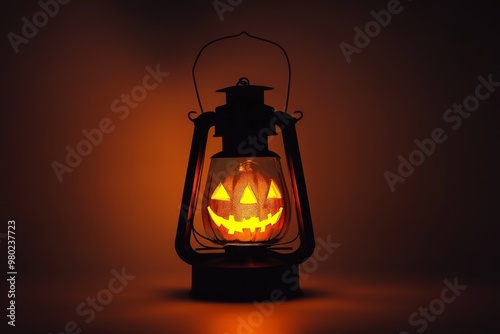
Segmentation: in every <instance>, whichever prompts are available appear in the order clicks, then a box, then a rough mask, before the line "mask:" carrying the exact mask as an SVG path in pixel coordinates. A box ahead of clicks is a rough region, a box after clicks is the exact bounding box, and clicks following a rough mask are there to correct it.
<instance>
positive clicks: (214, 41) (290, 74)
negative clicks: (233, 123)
mask: <svg viewBox="0 0 500 334" xmlns="http://www.w3.org/2000/svg"><path fill="white" fill-rule="evenodd" d="M241 35H246V36H248V37H250V38H253V39H256V40H259V41H262V42H266V43H270V44H273V45H275V46H277V47H278V48H280V50H281V51H282V52H283V54H284V55H285V58H286V63H287V65H288V86H287V91H286V102H285V108H284V110H283V111H284V112H285V113H286V112H287V109H288V100H289V97H290V82H291V80H292V69H291V66H290V59H289V58H288V54H287V53H286V51H285V49H283V47H282V46H281V45H279V44H278V43H276V42H273V41H271V40H268V39H265V38H262V37H257V36H253V35H250V34H249V33H247V32H246V31H242V32H240V33H239V34H236V35H228V36H224V37H220V38H217V39H214V40H213V41H211V42H208V43H207V44H205V45H204V46H203V47H202V48H201V50H200V52H198V55H197V56H196V59H195V61H194V64H193V70H192V74H193V83H194V90H195V91H196V98H197V99H198V104H199V105H200V110H201V113H202V114H203V106H202V105H201V99H200V94H199V92H198V85H197V84H196V76H195V68H196V64H197V63H198V59H199V58H200V56H201V53H202V52H203V50H205V48H206V47H208V46H209V45H211V44H214V43H216V42H219V41H222V40H224V39H229V38H235V37H239V36H241Z"/></svg>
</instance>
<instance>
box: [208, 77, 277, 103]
mask: <svg viewBox="0 0 500 334" xmlns="http://www.w3.org/2000/svg"><path fill="white" fill-rule="evenodd" d="M270 89H273V88H272V87H266V86H253V85H250V80H248V79H247V78H245V77H243V78H240V79H239V80H238V82H237V83H236V85H235V86H231V87H226V88H222V89H219V90H217V92H223V93H226V103H227V104H231V105H234V104H239V105H241V104H246V105H262V104H264V91H266V90H270Z"/></svg>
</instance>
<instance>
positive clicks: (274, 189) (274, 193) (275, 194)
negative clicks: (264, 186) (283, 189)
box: [267, 180, 281, 198]
mask: <svg viewBox="0 0 500 334" xmlns="http://www.w3.org/2000/svg"><path fill="white" fill-rule="evenodd" d="M267 198H281V193H280V190H279V189H278V186H277V185H276V183H274V180H271V185H270V186H269V192H268V193H267Z"/></svg>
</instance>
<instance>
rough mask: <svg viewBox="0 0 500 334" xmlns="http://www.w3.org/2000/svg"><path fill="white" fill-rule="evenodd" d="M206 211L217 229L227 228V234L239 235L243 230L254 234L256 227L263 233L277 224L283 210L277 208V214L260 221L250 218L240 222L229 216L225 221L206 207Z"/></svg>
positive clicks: (269, 215) (257, 218) (256, 218)
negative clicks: (237, 233) (235, 233)
mask: <svg viewBox="0 0 500 334" xmlns="http://www.w3.org/2000/svg"><path fill="white" fill-rule="evenodd" d="M207 209H208V213H209V215H210V218H212V221H213V222H214V223H215V225H217V226H218V227H221V225H222V226H224V227H225V228H227V229H228V231H227V233H228V234H234V232H240V233H241V232H243V229H244V228H247V229H250V232H255V229H256V228H257V227H259V228H260V232H265V230H266V227H267V226H268V225H271V226H273V225H274V224H276V223H277V222H278V220H279V219H280V217H281V213H282V212H283V208H279V209H278V212H276V213H275V214H274V215H272V214H270V213H269V214H268V215H267V218H266V219H264V220H260V219H259V217H250V218H248V219H246V218H243V220H242V221H236V220H234V215H229V219H225V218H222V217H221V216H219V215H217V214H216V213H215V212H213V210H212V208H210V206H208V207H207Z"/></svg>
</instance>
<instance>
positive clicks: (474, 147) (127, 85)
mask: <svg viewBox="0 0 500 334" xmlns="http://www.w3.org/2000/svg"><path fill="white" fill-rule="evenodd" d="M402 5H403V7H404V10H403V11H402V12H401V13H400V14H398V15H395V16H393V18H392V22H391V23H390V25H389V26H388V27H386V28H383V29H382V31H381V33H380V34H379V35H378V36H376V37H374V38H373V39H372V41H371V43H370V44H369V45H368V47H366V48H365V49H363V50H362V51H361V53H360V54H357V55H356V54H355V55H353V60H352V63H351V64H347V62H346V60H345V59H344V57H343V55H342V53H341V51H340V48H339V43H340V42H342V41H344V42H347V43H350V44H352V43H353V37H354V31H353V28H354V27H355V26H359V27H363V26H364V24H365V23H366V22H368V21H369V20H372V18H371V16H370V14H369V13H370V10H377V11H378V10H381V9H384V8H386V6H387V2H386V1H370V2H368V1H364V2H354V1H334V2H327V1H314V2H305V1H271V2H270V1H243V2H242V3H241V4H240V5H238V6H236V7H235V8H234V10H233V11H232V12H226V13H225V14H224V17H225V19H224V21H222V22H221V21H220V20H219V18H218V16H217V13H216V11H215V10H214V7H213V5H212V2H211V1H182V2H181V1H164V2H160V1H157V2H155V1H144V2H142V1H101V2H91V3H89V2H84V1H77V0H74V1H72V2H70V3H69V4H67V5H63V6H61V8H60V12H59V13H58V14H57V15H56V16H55V17H54V18H51V19H50V21H49V23H48V24H47V25H46V26H45V27H43V28H40V31H39V32H38V34H37V36H36V37H34V38H33V39H32V40H30V41H29V43H28V44H26V45H21V46H20V52H19V53H18V54H15V53H14V51H13V50H12V48H11V46H10V43H9V41H8V39H7V38H6V37H5V38H4V39H3V43H2V58H3V61H2V65H3V66H2V80H1V94H2V104H1V105H2V108H1V109H2V130H1V133H2V144H1V145H2V164H1V166H2V167H1V168H2V179H1V182H2V183H1V189H2V191H1V194H2V198H1V206H2V211H1V218H2V222H3V225H2V226H4V228H3V229H2V231H0V232H1V233H5V232H6V227H5V226H6V222H7V220H8V219H15V220H16V222H17V257H18V271H19V273H20V274H19V276H18V296H17V301H18V305H19V306H18V318H17V321H18V324H19V326H21V325H23V326H26V327H29V328H31V332H32V333H35V332H44V333H45V332H48V331H51V330H52V331H53V332H54V333H56V332H57V331H60V330H62V329H63V327H64V324H65V323H66V322H67V321H70V320H76V321H77V322H78V323H83V322H82V321H81V319H79V318H78V316H77V315H76V314H75V311H74V309H75V307H76V305H78V304H79V303H80V302H81V301H83V300H85V298H86V297H87V296H92V295H94V296H95V294H96V292H97V291H99V289H102V288H104V287H105V286H106V284H107V282H108V280H109V278H110V277H111V274H110V271H111V270H112V269H114V268H116V269H120V268H122V267H126V268H127V272H130V273H131V274H133V275H135V276H136V279H135V280H134V281H133V283H131V287H130V288H127V289H128V290H125V292H124V293H122V294H120V295H119V296H117V297H116V300H117V301H116V302H113V303H112V304H110V305H109V306H107V309H106V311H104V312H102V313H100V314H98V316H97V317H96V320H95V321H94V322H93V323H91V324H89V325H85V324H83V325H82V329H83V332H84V333H103V332H105V331H108V332H115V333H118V332H120V333H128V332H131V333H132V332H133V333H144V332H154V333H194V332H202V333H224V332H231V333H233V332H235V328H236V326H237V324H238V323H237V321H236V320H235V319H236V318H237V317H238V316H239V315H241V316H245V315H246V314H248V313H249V312H251V311H252V310H255V308H253V309H252V307H253V306H252V305H238V306H237V307H235V306H231V305H229V306H228V305H221V304H215V305H210V304H206V303H196V302H190V301H189V300H186V299H185V298H184V297H183V296H184V294H183V293H184V292H185V291H184V290H182V289H187V288H188V287H189V280H190V268H189V266H188V265H186V264H184V263H183V262H181V261H180V260H179V259H178V258H177V256H176V254H175V252H174V248H173V242H174V235H175V229H176V223H177V216H178V211H179V204H180V198H181V193H182V188H183V182H184V176H185V170H186V164H187V156H188V152H189V146H190V141H191V135H192V130H193V127H192V123H191V122H189V121H188V119H187V117H186V115H187V112H188V111H190V110H198V107H197V101H196V96H195V93H194V89H193V86H192V79H191V67H192V64H193V61H194V59H195V57H196V54H197V52H198V51H199V49H200V48H201V47H202V46H203V45H204V44H205V43H207V42H208V41H210V40H212V39H215V38H218V37H221V36H224V35H228V34H234V33H238V32H240V31H243V30H246V31H248V32H250V33H252V34H254V35H257V36H261V37H265V38H268V39H271V40H274V41H276V42H278V43H280V44H281V45H282V46H283V47H284V48H285V49H286V50H287V52H288V54H289V57H290V60H291V62H292V76H293V80H292V89H291V97H290V108H289V110H290V111H294V110H302V111H303V112H304V118H303V120H302V121H301V122H300V123H299V125H298V132H299V140H300V144H301V151H302V157H303V164H304V168H305V173H306V180H307V185H308V192H309V198H310V203H311V210H312V214H313V220H314V227H315V233H316V235H317V236H319V237H322V238H323V239H325V238H326V237H327V236H328V235H331V236H332V240H334V241H335V242H338V243H341V244H342V246H341V247H340V248H339V249H338V251H336V252H335V253H334V255H333V256H332V257H331V258H329V259H328V261H326V262H324V263H321V265H320V267H319V269H318V271H316V272H315V273H314V274H313V275H311V278H310V279H309V280H308V281H307V282H306V283H305V286H306V287H308V286H309V288H310V291H315V293H312V294H311V296H312V297H310V298H309V299H305V300H304V301H299V302H294V303H288V304H285V305H283V306H282V309H281V310H278V309H277V311H276V313H275V314H274V315H273V316H271V317H270V318H269V319H268V320H266V321H267V323H265V324H264V325H262V326H260V327H259V328H256V329H255V333H271V332H272V333H281V332H283V333H295V332H297V333H306V332H307V333H312V332H315V331H316V332H318V333H332V332H338V333H367V332H381V333H382V332H384V333H390V332H392V333H399V331H400V330H409V331H413V332H415V328H410V326H409V325H408V316H409V315H410V314H411V313H412V312H414V311H416V310H417V309H418V307H420V306H423V305H425V304H428V303H429V301H431V300H432V299H433V298H437V297H438V296H439V292H440V291H441V289H442V286H443V285H442V281H443V280H444V279H445V278H448V279H452V278H454V277H458V278H459V281H460V282H463V283H464V284H467V285H468V286H469V288H468V290H467V292H464V296H465V294H466V293H469V297H463V298H464V299H463V300H460V299H458V300H457V302H456V303H455V304H453V305H451V306H449V311H448V310H447V311H445V313H444V314H443V316H442V317H440V318H439V319H438V320H436V322H435V323H431V324H430V325H429V328H428V329H427V331H426V332H428V333H433V332H439V333H445V332H448V331H447V328H452V329H453V330H454V333H459V332H460V331H461V330H463V333H472V332H477V331H478V330H479V329H481V330H482V331H481V333H488V332H489V330H492V328H493V327H492V326H493V324H492V323H491V322H492V321H493V319H494V318H495V315H496V316H498V308H496V309H495V308H494V306H495V305H496V304H495V303H498V298H499V289H498V285H497V282H498V278H499V275H498V260H499V259H498V247H496V245H497V244H498V241H497V239H498V238H499V234H498V232H497V231H498V228H496V225H497V224H498V223H499V213H498V208H499V205H498V201H499V200H500V198H499V195H498V186H499V182H498V181H499V176H498V175H499V173H498V171H499V163H498V158H497V156H498V149H497V146H498V140H499V132H498V119H499V118H498V112H499V105H500V103H499V101H500V93H499V92H496V93H495V94H493V95H492V97H491V98H489V99H488V100H486V101H484V102H482V103H481V105H480V107H479V109H478V110H477V111H476V112H474V113H473V115H472V116H471V117H470V118H469V119H467V120H465V121H464V123H463V124H462V126H461V127H460V128H459V129H458V130H456V131H452V130H451V129H450V128H449V126H448V125H446V124H444V122H443V121H442V115H443V113H444V111H445V110H446V109H448V108H450V107H451V106H452V105H453V104H454V103H461V102H462V101H463V99H464V98H465V97H466V96H468V95H471V94H473V93H474V89H475V87H476V85H477V84H478V81H477V77H478V76H479V75H482V76H485V77H486V76H487V75H488V74H490V73H492V74H493V78H494V79H496V81H500V66H499V62H498V59H499V55H500V53H499V39H498V33H499V28H498V24H497V22H496V21H498V14H496V12H495V10H494V9H493V7H492V5H491V4H489V3H487V2H485V3H482V4H472V3H469V4H462V3H457V2H452V1H443V2H440V3H439V4H436V3H433V2H430V1H412V2H409V1H403V2H402ZM2 7H3V9H2V32H3V34H4V35H5V36H6V35H7V33H8V32H10V31H12V32H15V33H20V30H21V26H22V22H21V18H22V17H23V16H28V17H31V15H33V13H35V12H36V11H38V10H39V7H38V5H37V4H36V3H35V2H32V3H26V4H20V3H18V2H9V3H8V4H2ZM156 64H160V67H161V69H162V70H163V71H167V72H169V73H170V75H169V76H168V77H167V78H165V80H164V81H163V83H161V84H160V86H159V87H158V88H157V89H155V90H153V91H152V92H150V93H149V94H148V97H147V98H146V100H145V101H143V102H141V103H140V105H139V107H138V108H136V109H134V110H132V111H131V113H130V115H129V117H128V118H126V119H124V120H120V119H119V118H118V117H117V115H116V114H114V113H112V111H111V109H110V104H111V102H112V101H113V100H114V99H115V98H119V96H120V94H122V93H129V92H130V90H131V89H132V88H133V87H134V86H136V85H138V84H141V83H142V79H143V77H144V75H145V74H146V70H145V67H146V66H148V65H149V66H151V67H155V66H156ZM198 73H199V81H200V88H201V97H202V100H203V102H204V106H205V108H206V109H207V110H213V109H214V108H215V106H217V105H220V104H222V103H223V97H222V96H221V95H220V94H215V93H213V91H214V90H215V89H218V88H222V87H226V86H230V85H233V84H234V83H235V82H236V80H237V78H239V77H240V76H243V75H244V76H248V77H249V78H250V80H251V82H252V83H253V84H261V85H268V86H273V87H275V90H274V91H272V92H268V93H266V94H267V95H266V96H267V104H270V105H273V106H274V107H275V108H276V109H282V106H283V103H284V97H285V87H286V67H285V62H284V59H283V58H282V55H280V53H279V52H278V51H277V50H275V49H273V48H272V47H268V46H266V45H261V44H260V43H258V42H254V41H251V40H248V39H246V38H242V39H239V40H232V41H230V42H224V43H221V44H220V45H218V46H214V48H211V49H210V50H207V53H206V54H204V56H203V57H202V58H201V59H200V67H199V72H198ZM105 117H107V118H110V119H112V121H113V123H114V124H115V125H116V128H115V130H114V132H113V133H111V134H108V135H105V137H104V140H103V142H102V144H101V145H99V146H98V147H96V148H94V150H93V152H92V154H91V155H89V156H88V157H86V158H84V160H83V162H82V163H81V165H80V166H78V167H77V168H75V170H74V172H72V173H71V174H65V175H64V181H63V182H62V183H59V182H58V180H57V178H56V176H55V174H54V172H53V170H52V168H51V163H52V162H53V161H55V160H56V161H59V162H63V160H64V157H65V154H66V151H65V146H66V145H70V146H71V147H73V148H74V147H75V146H76V144H77V143H78V142H79V141H80V140H82V139H84V137H83V135H82V134H81V131H82V130H83V129H87V130H90V129H93V128H95V127H97V125H98V123H99V121H100V120H101V119H102V118H105ZM436 127H442V128H444V129H445V130H446V133H447V135H448V140H447V141H446V142H445V143H443V144H441V145H439V146H438V147H437V149H436V152H435V153H434V154H433V155H432V156H430V157H428V158H427V159H426V161H425V163H424V164H423V165H422V166H420V167H418V168H417V169H416V171H415V172H414V173H413V175H411V176H410V177H409V178H408V180H407V181H406V182H405V183H403V184H398V185H397V186H396V191H395V192H394V193H391V191H390V190H389V187H388V186H387V184H386V182H385V180H384V177H383V173H384V172H385V171H386V170H390V171H393V172H395V170H396V168H397V164H398V161H397V157H398V155H400V154H402V155H403V156H406V157H407V156H408V154H409V153H410V152H411V151H412V150H413V149H415V145H414V144H413V140H414V139H416V138H418V139H423V138H428V137H429V136H430V133H431V131H432V130H433V129H434V128H436ZM276 143H278V142H276ZM218 147H219V143H218V142H217V141H216V140H213V143H212V144H211V146H210V149H211V152H209V154H210V153H213V152H216V150H217V149H218ZM1 245H2V247H1V248H2V252H4V249H5V242H4V241H2V244H1ZM2 268H3V265H2ZM4 286H5V285H2V289H4ZM179 289H180V290H179ZM349 291H351V292H352V293H350V292H349ZM1 293H2V294H4V292H3V290H2V292H1ZM351 297H352V298H354V299H355V300H357V301H359V300H360V299H356V298H358V297H359V298H361V300H365V299H363V298H369V299H370V298H372V299H370V302H369V303H368V304H366V305H365V304H363V303H362V302H360V304H357V303H356V302H353V303H352V304H350V302H351V301H352V300H351V299H350V298H351ZM419 298H420V299H419ZM467 298H469V299H467ZM118 300H119V301H120V302H118ZM301 302H302V303H303V304H301ZM308 303H309V304H308ZM2 305H3V304H2ZM3 307H4V306H2V308H3ZM285 310H286V311H285ZM315 310H317V311H315ZM381 310H383V312H382V311H381ZM459 310H460V311H459ZM308 312H309V313H308ZM315 315H316V316H315ZM291 319H293V320H291ZM363 319H365V320H364V321H363ZM2 325H3V324H2ZM148 326H149V327H148ZM19 332H20V329H19Z"/></svg>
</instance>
